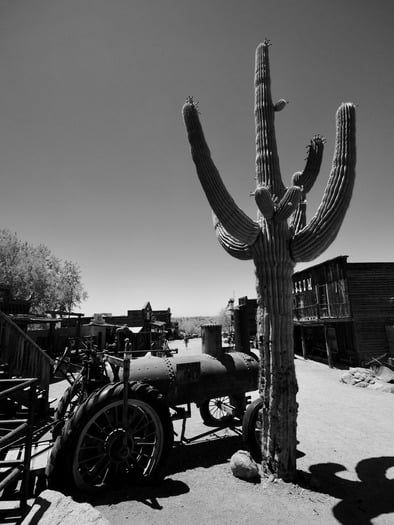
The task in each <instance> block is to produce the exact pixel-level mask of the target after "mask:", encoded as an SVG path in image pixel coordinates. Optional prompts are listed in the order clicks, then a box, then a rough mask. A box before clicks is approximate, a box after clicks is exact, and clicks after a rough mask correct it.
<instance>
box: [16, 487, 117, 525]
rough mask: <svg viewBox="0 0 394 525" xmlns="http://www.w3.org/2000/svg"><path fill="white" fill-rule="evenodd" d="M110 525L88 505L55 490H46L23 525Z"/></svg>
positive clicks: (99, 513)
mask: <svg viewBox="0 0 394 525" xmlns="http://www.w3.org/2000/svg"><path fill="white" fill-rule="evenodd" d="M36 523H39V524H40V525H58V524H59V525H60V524H61V525H76V524H78V525H110V522H109V521H108V520H107V519H106V518H104V516H103V515H102V514H101V512H99V511H98V510H96V509H94V508H93V507H92V506H91V505H89V504H88V503H77V502H75V501H74V500H73V499H72V498H70V497H69V496H64V495H63V494H61V493H60V492H56V491H55V490H44V492H41V494H40V495H39V497H38V498H37V499H36V501H35V503H34V505H33V507H32V509H31V511H30V512H29V514H28V515H27V516H26V518H25V519H24V520H23V522H22V525H35V524H36Z"/></svg>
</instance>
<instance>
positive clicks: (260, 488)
mask: <svg viewBox="0 0 394 525" xmlns="http://www.w3.org/2000/svg"><path fill="white" fill-rule="evenodd" d="M175 343H176V344H175V346H177V347H178V348H179V352H180V353H184V352H187V353H190V354H193V353H198V352H199V351H200V345H201V340H197V339H196V340H191V341H190V342H189V348H188V349H187V350H186V349H185V348H184V344H183V342H180V341H176V342H175ZM296 371H297V378H298V384H299V394H298V403H299V415H298V439H299V446H298V450H299V458H298V460H297V466H298V469H299V471H300V472H301V475H300V482H299V484H298V485H292V484H286V483H283V482H279V483H272V482H267V481H264V480H263V481H262V482H261V483H260V484H250V483H246V482H243V481H241V480H238V479H236V478H234V477H233V476H232V474H231V471H230V468H229V464H228V460H229V458H230V457H231V455H232V454H233V453H234V452H235V451H236V450H238V449H240V448H242V446H243V445H242V441H241V440H240V438H239V437H237V436H235V435H234V434H232V433H231V432H227V437H226V438H225V439H219V438H217V437H216V436H212V437H211V438H210V439H207V440H205V441H203V442H197V443H193V444H190V445H180V444H177V445H176V446H175V447H174V450H173V453H172V456H171V459H170V463H169V472H168V476H167V477H166V478H165V480H164V481H163V482H162V483H161V484H159V485H156V486H148V487H124V488H123V489H121V490H120V491H119V490H118V491H117V492H113V493H111V492H108V494H106V496H105V499H103V498H101V500H92V501H91V502H92V503H93V504H94V505H95V506H97V508H98V509H99V510H100V511H101V512H102V513H103V515H104V516H106V517H107V518H108V519H109V520H110V522H111V523H114V524H116V525H122V524H125V523H131V522H133V523H135V524H152V525H153V524H161V525H164V524H167V523H168V524H170V523H171V524H172V525H173V524H178V523H182V524H183V523H185V524H188V525H192V524H197V523H198V524H201V523H205V524H211V523H212V524H239V523H242V524H245V525H248V524H255V523H263V524H270V525H271V524H287V523H289V524H296V525H301V524H309V523H310V524H312V523H313V524H314V523H319V524H331V523H343V524H346V525H351V524H357V525H359V524H360V525H364V524H370V523H373V524H378V525H389V524H394V418H393V414H394V410H393V409H394V395H393V394H389V393H384V392H379V391H374V390H369V389H360V388H356V387H354V386H350V385H345V384H343V383H340V381H339V378H340V376H341V374H342V371H341V370H336V369H333V370H330V369H329V368H328V367H327V366H326V365H323V364H319V363H316V362H313V361H304V360H302V359H296ZM177 425H178V424H177ZM177 425H176V426H175V430H176V431H178V432H179V426H177ZM204 430H207V427H204V425H203V424H202V422H201V419H200V416H199V413H198V411H197V410H194V411H193V416H192V418H191V420H190V421H188V434H187V435H194V434H195V433H198V432H202V431H204Z"/></svg>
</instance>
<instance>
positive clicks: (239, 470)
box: [230, 450, 260, 481]
mask: <svg viewBox="0 0 394 525" xmlns="http://www.w3.org/2000/svg"><path fill="white" fill-rule="evenodd" d="M230 467H231V471H232V473H233V475H234V476H235V477H236V478H240V479H244V480H247V481H258V480H260V473H259V467H258V465H257V463H256V462H255V461H254V459H253V458H252V457H251V455H250V453H249V452H247V451H246V450H238V452H235V454H233V455H232V456H231V459H230Z"/></svg>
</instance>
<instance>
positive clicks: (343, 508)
mask: <svg viewBox="0 0 394 525" xmlns="http://www.w3.org/2000/svg"><path fill="white" fill-rule="evenodd" d="M389 469H393V470H390V472H388V471H389ZM355 472H356V474H357V477H358V480H354V479H346V478H349V477H350V476H351V474H349V473H348V470H347V469H346V467H344V466H343V465H340V464H338V463H318V464H316V465H311V466H310V467H309V472H304V471H300V472H299V473H298V484H299V485H300V486H302V487H303V488H306V489H308V490H310V491H314V492H320V493H324V494H328V495H329V496H332V497H334V498H337V499H339V500H340V501H339V503H337V504H336V505H334V507H333V508H332V513H333V515H334V517H335V518H336V519H337V521H338V522H339V523H341V524H342V525H356V524H357V525H372V523H373V521H372V520H373V519H375V518H377V517H378V516H380V515H382V514H394V498H393V494H394V457H393V456H382V457H373V458H367V459H363V460H362V461H360V462H359V463H358V464H357V465H356V468H355ZM339 473H340V474H339ZM347 473H348V474H347ZM338 474H339V475H338ZM352 477H353V478H354V475H353V476H352ZM393 519H394V516H393Z"/></svg>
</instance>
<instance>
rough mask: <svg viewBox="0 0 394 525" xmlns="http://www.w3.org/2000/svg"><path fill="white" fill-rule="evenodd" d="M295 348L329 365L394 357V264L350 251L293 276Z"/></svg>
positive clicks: (356, 363) (353, 363)
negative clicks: (350, 258)
mask: <svg viewBox="0 0 394 525" xmlns="http://www.w3.org/2000/svg"><path fill="white" fill-rule="evenodd" d="M293 292H294V325H295V326H294V340H295V351H296V353H298V354H300V355H303V356H304V357H310V358H316V359H321V360H324V361H326V362H328V364H330V365H335V364H339V363H343V364H347V365H361V366H362V365H365V364H366V363H367V362H368V361H370V360H371V359H372V358H373V357H378V356H381V355H383V354H388V356H394V337H393V333H394V263H390V262H387V263H350V262H347V256H340V257H336V258H334V259H330V260H328V261H325V262H323V263H321V264H317V265H315V266H311V267H309V268H307V269H305V270H302V271H300V272H296V273H295V274H294V276H293Z"/></svg>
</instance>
